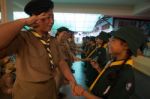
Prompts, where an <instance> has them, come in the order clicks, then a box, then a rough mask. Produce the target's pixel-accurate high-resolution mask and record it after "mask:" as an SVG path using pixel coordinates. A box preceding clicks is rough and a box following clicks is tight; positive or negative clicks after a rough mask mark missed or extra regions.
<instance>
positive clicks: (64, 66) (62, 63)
mask: <svg viewBox="0 0 150 99" xmlns="http://www.w3.org/2000/svg"><path fill="white" fill-rule="evenodd" d="M59 68H60V70H61V71H62V73H63V74H64V76H65V78H66V79H67V80H69V82H70V83H74V84H76V81H75V78H74V76H73V75H72V73H71V71H70V68H69V66H68V64H67V63H66V62H65V61H64V60H61V61H60V62H59Z"/></svg>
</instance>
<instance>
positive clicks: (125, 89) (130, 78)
mask: <svg viewBox="0 0 150 99" xmlns="http://www.w3.org/2000/svg"><path fill="white" fill-rule="evenodd" d="M134 87H135V83H134V74H133V71H132V70H131V69H127V70H125V71H123V73H122V75H121V77H119V79H118V81H117V83H116V84H115V85H114V86H112V89H111V91H110V94H109V98H108V99H129V98H130V96H131V95H132V94H133V92H134Z"/></svg>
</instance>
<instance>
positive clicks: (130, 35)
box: [113, 27, 145, 56]
mask: <svg viewBox="0 0 150 99" xmlns="http://www.w3.org/2000/svg"><path fill="white" fill-rule="evenodd" d="M113 36H114V37H117V38H120V39H122V40H124V41H126V43H127V44H128V47H129V49H130V50H131V52H132V53H133V55H135V56H136V55H137V49H138V48H140V47H141V46H142V45H143V44H144V42H145V38H144V33H143V32H142V31H141V30H139V29H138V28H136V27H121V28H120V29H118V30H117V31H115V32H114V33H113Z"/></svg>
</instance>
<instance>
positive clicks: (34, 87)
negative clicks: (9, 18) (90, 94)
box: [0, 0, 76, 99]
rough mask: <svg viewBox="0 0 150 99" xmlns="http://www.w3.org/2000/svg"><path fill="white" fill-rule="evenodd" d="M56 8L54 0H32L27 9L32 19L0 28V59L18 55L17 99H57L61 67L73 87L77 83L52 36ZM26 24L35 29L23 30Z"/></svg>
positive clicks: (15, 86)
mask: <svg viewBox="0 0 150 99" xmlns="http://www.w3.org/2000/svg"><path fill="white" fill-rule="evenodd" d="M53 7H54V5H53V2H52V1H51V0H43V1H41V0H32V1H30V2H29V3H28V4H27V5H26V6H25V9H24V10H25V12H26V13H27V14H29V15H30V16H31V17H29V18H25V19H19V20H16V21H13V22H8V23H5V24H1V25H0V40H1V42H0V50H1V51H0V52H1V53H0V56H1V57H3V56H6V55H10V54H11V53H15V54H16V56H17V59H16V76H17V77H16V81H15V84H14V89H13V98H14V99H56V88H55V87H56V86H55V80H54V75H55V68H56V67H57V66H60V64H61V66H60V69H61V70H62V69H63V68H64V67H65V69H63V70H62V72H63V74H64V76H65V77H66V78H67V79H68V80H69V81H70V83H71V85H72V86H74V85H75V83H76V82H75V80H74V77H73V76H72V74H71V72H70V70H69V68H68V67H67V64H66V62H65V61H64V59H63V58H62V55H61V53H60V50H59V48H58V46H57V44H56V42H55V39H54V38H52V37H50V36H49V35H48V31H49V30H50V29H51V27H52V26H53V22H54V19H53ZM25 25H28V26H32V30H29V31H21V29H22V28H23V27H24V26H25Z"/></svg>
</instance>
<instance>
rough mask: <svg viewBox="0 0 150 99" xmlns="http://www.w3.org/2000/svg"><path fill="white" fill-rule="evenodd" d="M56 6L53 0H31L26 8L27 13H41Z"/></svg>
mask: <svg viewBox="0 0 150 99" xmlns="http://www.w3.org/2000/svg"><path fill="white" fill-rule="evenodd" d="M53 8H54V3H53V1H51V0H31V1H30V2H29V3H27V5H26V6H25V8H24V11H25V13H27V14H28V15H30V16H31V15H32V14H36V15H37V14H40V13H42V12H46V11H48V10H49V9H53Z"/></svg>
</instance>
